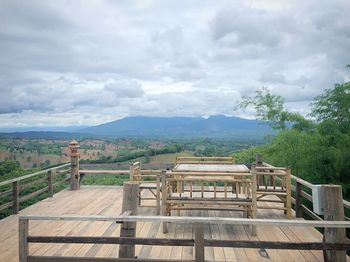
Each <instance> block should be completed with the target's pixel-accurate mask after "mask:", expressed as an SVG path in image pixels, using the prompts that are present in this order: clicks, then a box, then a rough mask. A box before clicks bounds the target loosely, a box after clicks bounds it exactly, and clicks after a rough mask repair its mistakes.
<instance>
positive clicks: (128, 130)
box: [0, 115, 273, 140]
mask: <svg viewBox="0 0 350 262" xmlns="http://www.w3.org/2000/svg"><path fill="white" fill-rule="evenodd" d="M29 130H31V131H29ZM0 131H2V130H0ZM23 131H25V132H23ZM5 132H6V131H5ZM270 133H273V130H272V129H271V128H270V127H268V126H267V125H265V124H264V123H263V122H261V121H258V120H249V119H244V118H239V117H229V116H223V115H216V116H210V117H208V118H203V117H147V116H135V117H126V118H123V119H119V120H115V121H112V122H108V123H104V124H101V125H97V126H90V127H81V128H78V127H76V126H74V127H72V128H71V129H69V127H62V129H60V128H59V127H56V128H55V129H54V130H52V129H51V128H48V129H45V128H42V129H38V128H33V129H30V128H26V130H13V131H12V132H11V133H9V132H6V133H2V136H15V137H27V136H28V137H33V138H35V137H59V138H62V137H72V136H74V137H143V138H200V137H218V138H220V137H222V138H238V139H243V140H251V139H254V140H256V139H258V140H259V139H262V138H263V137H264V136H265V135H266V134H270Z"/></svg>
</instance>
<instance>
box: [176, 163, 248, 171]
mask: <svg viewBox="0 0 350 262" xmlns="http://www.w3.org/2000/svg"><path fill="white" fill-rule="evenodd" d="M173 171H189V172H191V171H194V172H196V171H200V172H234V173H235V172H239V173H241V172H242V173H245V172H249V168H248V167H247V166H246V165H236V164H177V165H176V166H175V167H174V168H173Z"/></svg>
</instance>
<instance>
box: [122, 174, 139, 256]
mask: <svg viewBox="0 0 350 262" xmlns="http://www.w3.org/2000/svg"><path fill="white" fill-rule="evenodd" d="M138 197H139V184H138V183H135V182H132V181H130V182H124V185H123V202H122V212H127V211H131V213H130V215H134V216H135V215H137V206H138V202H139V201H138ZM135 236H136V222H124V223H123V224H122V226H121V228H120V237H135ZM119 257H120V258H133V257H135V245H128V244H122V245H120V247H119Z"/></svg>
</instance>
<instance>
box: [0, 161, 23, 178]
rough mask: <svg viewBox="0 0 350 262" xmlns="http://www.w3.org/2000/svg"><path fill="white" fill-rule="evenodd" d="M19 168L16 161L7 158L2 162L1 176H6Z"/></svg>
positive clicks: (0, 167) (0, 165) (0, 164)
mask: <svg viewBox="0 0 350 262" xmlns="http://www.w3.org/2000/svg"><path fill="white" fill-rule="evenodd" d="M18 169H19V166H18V164H17V163H16V162H15V161H11V160H6V161H4V162H1V163H0V176H4V175H6V174H9V173H10V172H13V171H16V170H18Z"/></svg>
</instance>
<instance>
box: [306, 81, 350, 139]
mask: <svg viewBox="0 0 350 262" xmlns="http://www.w3.org/2000/svg"><path fill="white" fill-rule="evenodd" d="M312 116H314V117H315V118H316V119H317V120H318V121H320V122H321V121H324V120H332V121H334V123H335V124H337V125H338V126H339V128H340V130H341V131H342V132H343V133H350V82H346V83H343V84H336V85H335V87H334V88H333V89H327V90H326V91H325V92H324V93H323V94H321V95H319V96H318V97H316V98H315V102H314V103H312Z"/></svg>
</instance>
